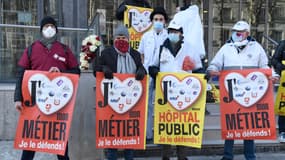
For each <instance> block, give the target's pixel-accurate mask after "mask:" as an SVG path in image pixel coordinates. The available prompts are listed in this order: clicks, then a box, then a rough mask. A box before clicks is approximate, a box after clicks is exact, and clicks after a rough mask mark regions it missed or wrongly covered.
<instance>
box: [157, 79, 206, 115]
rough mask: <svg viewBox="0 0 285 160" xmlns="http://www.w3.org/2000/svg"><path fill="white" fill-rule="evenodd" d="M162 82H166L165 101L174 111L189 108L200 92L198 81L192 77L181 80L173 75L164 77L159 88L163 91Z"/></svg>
mask: <svg viewBox="0 0 285 160" xmlns="http://www.w3.org/2000/svg"><path fill="white" fill-rule="evenodd" d="M163 82H168V84H167V94H168V96H167V100H168V102H169V103H170V104H171V106H172V107H173V108H175V109H176V110H184V109H187V108H188V107H190V106H191V105H192V104H193V103H194V102H196V100H197V99H198V98H199V96H200V93H201V91H202V84H201V82H200V80H199V79H198V78H197V77H194V76H187V77H184V78H183V80H179V79H178V78H177V77H175V76H174V75H166V76H164V77H163V78H162V81H161V88H162V90H163V91H164V87H163Z"/></svg>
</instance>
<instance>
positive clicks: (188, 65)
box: [182, 56, 195, 71]
mask: <svg viewBox="0 0 285 160" xmlns="http://www.w3.org/2000/svg"><path fill="white" fill-rule="evenodd" d="M194 68H195V64H194V62H193V61H192V60H191V58H190V57H189V56H186V57H185V58H184V60H183V64H182V69H183V70H184V71H189V70H193V69H194Z"/></svg>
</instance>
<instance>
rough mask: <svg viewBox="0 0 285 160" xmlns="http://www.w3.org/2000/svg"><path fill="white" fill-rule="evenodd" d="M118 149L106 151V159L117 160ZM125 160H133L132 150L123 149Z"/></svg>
mask: <svg viewBox="0 0 285 160" xmlns="http://www.w3.org/2000/svg"><path fill="white" fill-rule="evenodd" d="M117 153H118V149H107V159H108V160H117V158H118V155H117ZM124 157H125V160H133V158H134V150H132V149H125V150H124Z"/></svg>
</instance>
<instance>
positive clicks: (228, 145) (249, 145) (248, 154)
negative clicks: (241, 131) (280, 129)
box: [224, 140, 256, 160]
mask: <svg viewBox="0 0 285 160" xmlns="http://www.w3.org/2000/svg"><path fill="white" fill-rule="evenodd" d="M233 147H234V140H225V145H224V157H225V158H227V159H233V158H234V155H233ZM243 153H244V157H245V159H246V160H256V156H255V145H254V141H253V140H244V141H243Z"/></svg>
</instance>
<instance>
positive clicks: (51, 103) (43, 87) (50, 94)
mask: <svg viewBox="0 0 285 160" xmlns="http://www.w3.org/2000/svg"><path fill="white" fill-rule="evenodd" d="M31 81H37V83H36V104H37V106H38V108H39V109H40V111H41V112H42V113H44V114H45V115H50V114H53V113H55V112H57V111H58V110H60V109H61V108H63V107H64V106H65V105H66V104H67V103H68V102H69V100H70V99H71V97H72V94H73V84H72V81H71V80H70V79H69V78H67V77H65V76H58V77H56V78H54V79H53V80H52V81H50V79H49V78H48V77H47V76H45V75H44V74H34V75H32V76H31V77H30V79H29V82H28V83H29V85H28V86H29V87H28V88H29V92H30V95H31V92H32V89H31V85H30V84H31Z"/></svg>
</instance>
